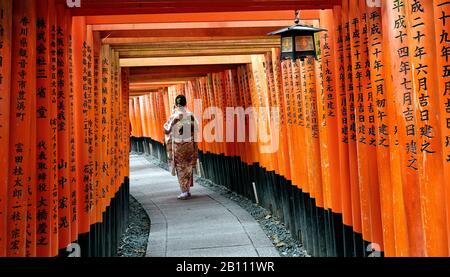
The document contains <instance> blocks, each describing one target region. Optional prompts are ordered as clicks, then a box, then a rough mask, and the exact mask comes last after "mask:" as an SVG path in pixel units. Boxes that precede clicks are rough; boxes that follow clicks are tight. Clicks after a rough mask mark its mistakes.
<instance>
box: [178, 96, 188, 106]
mask: <svg viewBox="0 0 450 277" xmlns="http://www.w3.org/2000/svg"><path fill="white" fill-rule="evenodd" d="M186 104H187V101H186V97H184V95H178V96H177V97H176V98H175V105H177V106H182V107H185V106H186Z"/></svg>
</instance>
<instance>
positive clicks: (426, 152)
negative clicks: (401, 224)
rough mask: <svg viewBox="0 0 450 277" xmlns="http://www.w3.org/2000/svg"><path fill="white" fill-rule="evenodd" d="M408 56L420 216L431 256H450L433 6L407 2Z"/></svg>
mask: <svg viewBox="0 0 450 277" xmlns="http://www.w3.org/2000/svg"><path fill="white" fill-rule="evenodd" d="M405 5H407V6H406V7H405V8H406V11H407V18H408V22H407V26H408V35H409V44H410V48H409V52H410V56H411V68H412V69H414V71H413V76H412V78H413V79H412V81H413V82H412V84H413V88H412V94H413V99H414V100H413V101H414V109H415V110H417V113H416V114H417V126H416V129H415V131H416V140H417V141H416V143H417V144H416V147H415V148H416V151H417V154H418V175H419V184H420V189H419V192H420V194H421V196H422V197H426V200H423V198H422V202H421V212H422V214H423V218H426V220H427V221H430V222H435V224H434V225H436V226H432V225H430V224H426V221H424V238H425V245H426V254H427V255H428V256H446V255H448V249H447V246H446V245H444V244H443V243H440V242H442V241H445V240H447V231H446V228H447V226H446V224H441V222H444V221H445V220H446V209H445V207H444V206H443V205H439V204H437V203H444V202H445V196H444V194H436V193H435V191H436V190H437V191H444V190H445V185H444V183H443V182H444V178H443V168H442V166H443V164H442V151H441V146H442V144H441V135H440V122H439V120H438V119H439V111H438V110H439V95H438V93H437V91H438V90H437V88H438V78H439V77H438V70H439V69H438V68H437V66H436V52H437V51H436V44H435V40H434V35H435V33H434V25H435V22H434V20H435V17H434V16H433V3H432V1H426V0H406V1H405Z"/></svg>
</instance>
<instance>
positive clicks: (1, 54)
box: [0, 0, 12, 256]
mask: <svg viewBox="0 0 450 277" xmlns="http://www.w3.org/2000/svg"><path fill="white" fill-rule="evenodd" d="M11 20H12V1H11V0H1V1H0V157H2V159H0V168H8V162H9V158H8V157H9V155H8V151H9V119H10V113H9V111H10V92H11V80H10V78H11V27H12V26H11V25H12V21H11ZM7 193H8V170H2V171H1V172H0V256H6V249H7V245H6V243H7V242H6V230H7V224H8V223H7V222H8V219H7V207H8V206H7V202H6V201H7Z"/></svg>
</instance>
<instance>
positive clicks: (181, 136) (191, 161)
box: [164, 107, 198, 192]
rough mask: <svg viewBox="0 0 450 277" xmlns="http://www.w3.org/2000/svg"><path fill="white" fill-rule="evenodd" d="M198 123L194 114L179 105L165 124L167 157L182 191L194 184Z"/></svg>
mask: <svg viewBox="0 0 450 277" xmlns="http://www.w3.org/2000/svg"><path fill="white" fill-rule="evenodd" d="M196 128H197V123H196V120H195V117H194V114H193V113H192V112H190V111H188V110H186V108H184V107H177V108H175V110H174V111H173V113H172V115H171V116H170V118H169V120H168V121H167V122H166V123H165V124H164V132H165V141H166V148H167V158H168V161H169V166H170V169H171V171H172V175H175V174H176V175H177V177H178V182H179V183H180V188H181V191H182V192H189V190H190V187H192V186H193V185H194V179H193V171H194V168H195V167H196V166H197V157H198V148H197V143H196V142H195V141H194V133H195V130H196Z"/></svg>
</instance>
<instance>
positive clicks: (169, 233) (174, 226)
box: [130, 155, 279, 257]
mask: <svg viewBox="0 0 450 277" xmlns="http://www.w3.org/2000/svg"><path fill="white" fill-rule="evenodd" d="M130 163H131V164H130V166H131V186H130V187H131V188H130V189H131V194H132V195H133V196H134V197H135V198H136V199H137V200H138V201H139V202H140V203H141V204H142V205H143V206H144V208H145V210H146V211H147V213H148V214H149V216H150V220H151V229H150V237H149V242H148V247H147V255H146V256H148V257H227V256H228V257H278V256H279V254H278V252H277V250H276V249H275V247H274V246H273V245H272V243H271V241H270V240H269V238H268V237H267V236H266V234H265V233H264V231H263V230H262V229H261V227H260V225H259V224H258V223H257V222H256V221H255V219H254V218H253V217H252V216H251V215H250V214H249V213H248V212H247V211H245V210H244V209H242V208H241V207H240V206H239V205H237V204H236V203H234V202H233V201H231V200H229V199H227V198H225V197H223V196H220V195H219V194H217V193H216V192H214V191H212V190H210V189H208V188H205V187H202V186H199V185H196V186H195V187H194V188H193V190H192V191H191V192H192V195H193V196H192V198H191V199H189V200H186V201H182V200H178V199H177V196H178V195H179V193H180V191H179V187H178V181H177V179H176V177H173V176H171V175H170V173H169V172H167V171H165V170H163V169H161V168H159V167H156V166H154V165H152V164H150V163H149V162H148V161H147V160H146V159H145V158H144V157H142V156H139V155H132V156H131V161H130Z"/></svg>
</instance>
